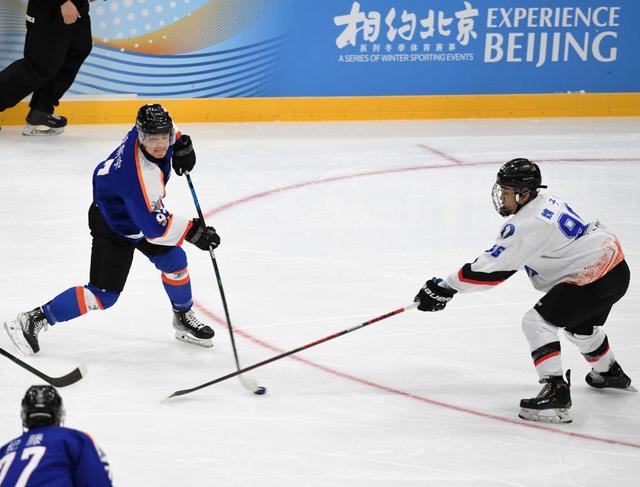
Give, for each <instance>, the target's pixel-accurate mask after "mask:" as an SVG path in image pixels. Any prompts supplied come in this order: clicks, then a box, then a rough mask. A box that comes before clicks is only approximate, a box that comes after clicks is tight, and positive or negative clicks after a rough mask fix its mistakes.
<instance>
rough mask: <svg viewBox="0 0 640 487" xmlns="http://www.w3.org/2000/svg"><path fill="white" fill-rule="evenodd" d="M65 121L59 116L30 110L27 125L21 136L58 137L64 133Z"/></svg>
mask: <svg viewBox="0 0 640 487" xmlns="http://www.w3.org/2000/svg"><path fill="white" fill-rule="evenodd" d="M66 126H67V119H66V118H65V117H63V116H61V115H53V114H52V113H47V112H43V111H42V110H31V111H30V112H29V114H28V115H27V125H26V126H25V128H24V129H23V130H22V135H59V134H61V133H62V132H64V128H65V127H66Z"/></svg>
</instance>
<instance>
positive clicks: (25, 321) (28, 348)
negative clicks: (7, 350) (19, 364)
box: [4, 307, 50, 355]
mask: <svg viewBox="0 0 640 487" xmlns="http://www.w3.org/2000/svg"><path fill="white" fill-rule="evenodd" d="M49 325H50V324H49V322H48V321H47V318H46V317H45V315H44V311H42V308H40V307H38V308H35V309H33V310H31V311H27V312H26V313H18V316H17V317H16V319H15V320H13V321H7V322H5V324H4V328H5V330H7V333H8V334H9V338H11V341H12V342H13V344H14V345H15V346H16V348H17V349H18V350H19V351H20V353H22V354H23V355H33V354H36V353H38V352H39V351H40V344H39V343H38V333H40V332H41V331H42V330H46V329H47V328H48V327H49Z"/></svg>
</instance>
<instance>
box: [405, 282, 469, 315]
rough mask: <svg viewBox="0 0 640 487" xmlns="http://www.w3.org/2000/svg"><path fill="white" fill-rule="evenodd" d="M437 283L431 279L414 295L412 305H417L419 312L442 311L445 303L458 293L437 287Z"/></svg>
mask: <svg viewBox="0 0 640 487" xmlns="http://www.w3.org/2000/svg"><path fill="white" fill-rule="evenodd" d="M439 281H440V279H436V278H435V277H432V278H431V279H430V280H428V281H427V282H426V283H425V284H424V287H423V288H422V289H420V291H419V292H418V294H416V297H415V298H414V299H413V301H414V303H419V304H418V309H419V310H420V311H442V310H443V309H444V307H445V306H446V305H447V303H448V302H449V301H451V299H452V298H453V295H454V294H455V293H457V292H458V291H456V290H455V289H447V288H446V287H442V286H438V282H439Z"/></svg>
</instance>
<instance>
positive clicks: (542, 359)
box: [533, 352, 560, 367]
mask: <svg viewBox="0 0 640 487" xmlns="http://www.w3.org/2000/svg"><path fill="white" fill-rule="evenodd" d="M558 355H560V352H551V353H548V354H546V355H543V356H542V357H540V358H539V359H538V360H536V361H535V362H533V365H535V366H536V367H537V366H538V365H540V364H541V363H542V362H544V361H545V360H549V359H550V358H553V357H556V356H558Z"/></svg>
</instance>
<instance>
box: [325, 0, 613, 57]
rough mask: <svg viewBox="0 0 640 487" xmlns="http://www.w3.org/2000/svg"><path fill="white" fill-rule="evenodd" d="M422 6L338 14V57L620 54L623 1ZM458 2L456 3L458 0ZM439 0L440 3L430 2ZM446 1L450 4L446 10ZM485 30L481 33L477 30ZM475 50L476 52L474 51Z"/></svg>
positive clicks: (355, 4)
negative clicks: (479, 6) (621, 2)
mask: <svg viewBox="0 0 640 487" xmlns="http://www.w3.org/2000/svg"><path fill="white" fill-rule="evenodd" d="M415 3H416V11H408V10H405V9H403V10H402V11H399V10H397V9H396V8H395V7H394V6H391V7H389V8H388V10H387V11H382V12H380V11H377V10H369V11H366V10H362V8H361V4H360V2H358V1H354V2H353V3H352V5H351V11H350V12H349V13H348V14H344V15H337V16H334V17H333V23H334V25H335V26H336V27H338V28H339V29H342V31H341V32H340V33H339V35H338V36H337V37H336V41H335V43H336V46H337V48H338V50H339V51H340V52H339V56H338V61H339V62H356V63H363V62H424V61H450V62H456V61H474V60H475V61H481V62H484V63H489V64H490V63H500V62H507V63H530V64H532V65H534V66H535V67H536V68H540V67H541V66H543V65H545V64H548V63H563V62H572V61H578V62H592V61H595V62H599V63H610V62H614V61H616V60H617V58H618V46H617V42H618V40H619V38H618V30H619V29H620V26H621V16H622V8H621V7H620V6H618V5H607V3H610V2H607V1H606V0H602V4H601V5H599V4H597V3H596V2H593V3H592V4H590V5H579V6H576V5H575V4H574V2H566V4H564V5H563V4H562V3H563V2H556V6H553V7H549V6H522V5H518V4H517V2H508V6H504V7H493V6H492V7H488V8H486V9H484V10H481V9H478V8H475V7H474V6H473V4H472V3H471V1H467V0H461V1H460V2H455V1H449V2H443V1H440V2H435V1H433V0H432V1H428V0H424V2H415ZM458 3H459V7H458V9H457V10H456V5H457V4H458ZM432 4H437V5H439V6H441V7H444V8H440V9H433V8H428V7H429V6H430V5H432ZM447 8H448V10H447ZM479 32H480V34H479ZM476 58H477V59H476Z"/></svg>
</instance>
